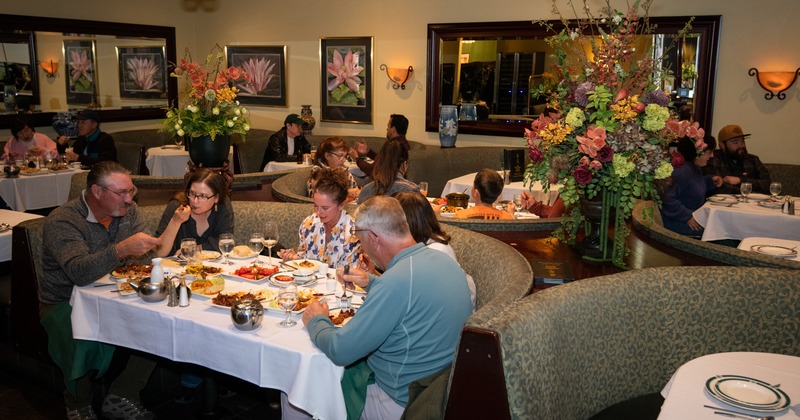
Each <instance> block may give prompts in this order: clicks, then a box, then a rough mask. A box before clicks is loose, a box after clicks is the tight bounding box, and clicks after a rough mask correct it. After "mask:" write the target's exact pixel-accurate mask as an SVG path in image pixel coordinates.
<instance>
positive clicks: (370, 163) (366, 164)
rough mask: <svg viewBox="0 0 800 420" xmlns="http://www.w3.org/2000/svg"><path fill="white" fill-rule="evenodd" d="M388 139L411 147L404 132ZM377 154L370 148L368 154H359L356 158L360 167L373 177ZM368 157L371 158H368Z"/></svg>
mask: <svg viewBox="0 0 800 420" xmlns="http://www.w3.org/2000/svg"><path fill="white" fill-rule="evenodd" d="M386 141H399V142H403V143H405V144H406V146H408V147H409V148H410V147H411V145H410V144H408V139H406V136H404V135H402V134H401V135H399V136H397V137H392V138H391V139H389V140H386ZM377 156H378V154H377V153H375V151H374V150H372V149H369V151H368V152H367V154H366V155H364V156H359V157H358V159H356V165H358V169H361V170H362V171H363V172H364V173H365V174H366V175H367V176H368V177H370V178H372V170H373V169H374V168H375V157H377ZM367 158H368V159H369V160H367Z"/></svg>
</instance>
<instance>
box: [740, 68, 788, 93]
mask: <svg viewBox="0 0 800 420" xmlns="http://www.w3.org/2000/svg"><path fill="white" fill-rule="evenodd" d="M747 74H749V75H750V76H755V77H756V80H758V84H759V85H761V88H763V89H764V90H766V91H767V93H766V94H764V97H765V98H767V100H770V99H772V98H773V97H775V96H777V97H778V99H779V100H784V99H786V94H785V93H783V92H784V91H785V90H786V89H789V88H790V87H792V85H793V84H794V81H795V80H797V75H798V74H800V68H798V69H797V70H795V71H764V72H759V71H758V69H757V68H755V67H753V68H751V69H750V70H749V71H748V72H747Z"/></svg>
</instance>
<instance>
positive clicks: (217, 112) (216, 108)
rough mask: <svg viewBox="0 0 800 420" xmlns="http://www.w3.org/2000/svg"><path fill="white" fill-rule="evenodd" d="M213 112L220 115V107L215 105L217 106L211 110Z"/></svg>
mask: <svg viewBox="0 0 800 420" xmlns="http://www.w3.org/2000/svg"><path fill="white" fill-rule="evenodd" d="M211 113H212V114H214V115H219V107H216V106H215V107H214V108H213V109H212V110H211Z"/></svg>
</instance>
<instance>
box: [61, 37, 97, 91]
mask: <svg viewBox="0 0 800 420" xmlns="http://www.w3.org/2000/svg"><path fill="white" fill-rule="evenodd" d="M64 60H65V61H66V62H67V77H66V78H65V79H66V80H67V83H66V84H67V103H68V104H76V105H85V104H90V103H92V101H93V100H94V98H95V94H96V93H97V79H96V76H97V68H96V63H97V60H96V59H95V50H94V41H86V40H66V41H64Z"/></svg>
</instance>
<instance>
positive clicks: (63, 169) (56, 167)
mask: <svg viewBox="0 0 800 420" xmlns="http://www.w3.org/2000/svg"><path fill="white" fill-rule="evenodd" d="M67 169H69V166H67V165H58V166H53V167H52V168H50V170H51V171H66V170H67Z"/></svg>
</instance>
